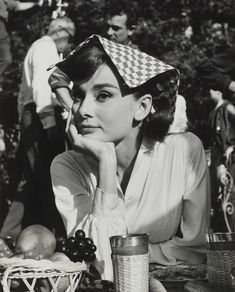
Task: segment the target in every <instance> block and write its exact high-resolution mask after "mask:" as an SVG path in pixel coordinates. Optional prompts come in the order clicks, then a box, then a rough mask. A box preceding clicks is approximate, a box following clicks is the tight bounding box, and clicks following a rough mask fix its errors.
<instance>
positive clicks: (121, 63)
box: [56, 34, 179, 99]
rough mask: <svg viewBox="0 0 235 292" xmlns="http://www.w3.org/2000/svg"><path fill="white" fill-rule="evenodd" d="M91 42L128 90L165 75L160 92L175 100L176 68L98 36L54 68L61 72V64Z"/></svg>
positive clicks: (94, 36) (89, 39)
mask: <svg viewBox="0 0 235 292" xmlns="http://www.w3.org/2000/svg"><path fill="white" fill-rule="evenodd" d="M91 41H95V42H97V41H98V42H99V43H100V44H101V46H102V48H103V49H104V51H105V53H106V54H107V55H108V56H109V57H110V59H111V61H112V63H113V64H114V65H115V67H116V68H117V71H118V73H119V74H120V76H121V77H122V79H123V81H124V82H125V83H126V85H127V86H128V87H129V88H136V87H138V86H140V85H143V84H144V83H145V82H147V81H149V80H150V79H152V78H155V77H157V76H159V77H160V75H161V77H163V74H164V73H165V74H164V76H165V78H164V77H163V78H161V91H162V92H164V95H165V96H167V97H168V98H169V99H171V98H173V99H175V97H176V95H177V92H178V87H179V71H178V70H177V69H176V68H174V67H172V66H170V65H168V64H165V63H163V62H162V61H160V60H158V59H156V58H154V57H152V56H149V55H147V54H145V53H144V52H141V51H139V50H137V49H133V48H131V47H129V46H125V45H121V44H119V43H116V42H113V41H110V40H108V39H106V38H103V37H101V36H99V35H95V34H94V35H91V36H90V37H89V38H87V39H86V40H85V41H84V42H82V43H81V44H80V45H78V47H77V48H76V49H75V50H73V51H72V52H71V53H70V54H69V55H68V56H67V57H66V58H65V59H64V60H62V61H61V62H60V63H58V64H56V66H57V67H59V68H60V69H61V70H62V71H63V65H64V64H63V63H64V62H65V61H66V60H68V59H70V58H72V57H73V56H74V55H76V54H77V53H78V52H79V50H80V49H81V48H82V47H83V46H85V45H86V44H88V43H89V42H91Z"/></svg>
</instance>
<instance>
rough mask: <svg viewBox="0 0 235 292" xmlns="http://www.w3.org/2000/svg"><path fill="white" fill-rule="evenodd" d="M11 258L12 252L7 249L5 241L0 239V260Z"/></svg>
mask: <svg viewBox="0 0 235 292" xmlns="http://www.w3.org/2000/svg"><path fill="white" fill-rule="evenodd" d="M11 256H13V251H12V250H11V249H10V248H9V246H8V244H7V242H6V241H5V240H4V239H3V238H0V258H3V257H6V258H9V257H11Z"/></svg>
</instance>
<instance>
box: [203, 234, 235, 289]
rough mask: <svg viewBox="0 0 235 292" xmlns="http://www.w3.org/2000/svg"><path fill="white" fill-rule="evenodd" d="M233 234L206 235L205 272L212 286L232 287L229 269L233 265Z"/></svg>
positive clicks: (234, 257)
mask: <svg viewBox="0 0 235 292" xmlns="http://www.w3.org/2000/svg"><path fill="white" fill-rule="evenodd" d="M234 236H235V234H233V233H213V234H210V235H207V272H208V280H209V283H210V284H211V285H212V286H217V287H218V286H219V287H224V288H226V287H227V289H228V290H229V289H230V288H231V287H232V281H231V269H232V268H233V267H234V266H235V241H234Z"/></svg>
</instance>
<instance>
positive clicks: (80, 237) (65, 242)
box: [56, 229, 97, 262]
mask: <svg viewBox="0 0 235 292" xmlns="http://www.w3.org/2000/svg"><path fill="white" fill-rule="evenodd" d="M96 249H97V248H96V246H95V244H94V242H93V240H92V239H91V238H89V237H86V234H85V232H84V231H83V230H81V229H78V230H77V231H76V232H75V234H74V236H71V237H69V238H67V239H64V238H62V237H60V238H57V244H56V251H58V252H62V253H65V254H66V255H67V256H68V257H69V258H70V260H71V261H73V262H82V261H83V260H84V261H86V262H93V261H94V260H95V259H96V255H95V252H96Z"/></svg>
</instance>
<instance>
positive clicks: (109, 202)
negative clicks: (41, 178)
mask: <svg viewBox="0 0 235 292" xmlns="http://www.w3.org/2000/svg"><path fill="white" fill-rule="evenodd" d="M51 177H52V185H53V190H54V194H55V201H56V206H57V208H58V210H59V212H60V214H61V216H62V219H63V222H64V224H65V228H66V230H67V234H68V236H71V235H73V233H74V232H75V231H76V230H77V229H83V230H84V231H85V233H86V236H87V237H90V238H92V239H93V241H94V243H95V244H96V246H97V251H96V258H97V260H96V262H95V265H96V267H97V269H98V270H99V271H100V273H101V275H102V278H104V279H106V280H113V269H112V261H111V248H110V243H109V237H110V236H113V235H118V234H125V233H126V225H125V221H124V215H123V214H121V212H120V213H119V212H118V211H117V210H118V204H119V200H118V196H117V194H109V193H105V192H103V191H102V190H101V189H99V188H95V190H94V191H91V190H89V187H88V183H87V179H88V178H85V176H84V173H81V171H79V167H74V166H73V165H71V164H70V163H69V161H68V160H63V155H62V156H61V155H59V156H57V157H56V158H55V159H54V161H53V163H52V166H51ZM92 193H93V194H92ZM89 200H90V201H91V204H90V206H91V207H90V208H88V209H87V212H86V208H87V206H88V205H89V202H88V201H89ZM83 203H84V207H83V206H82V204H83ZM79 210H81V212H84V216H83V217H82V218H81V214H78V213H79ZM85 213H86V214H85Z"/></svg>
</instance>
